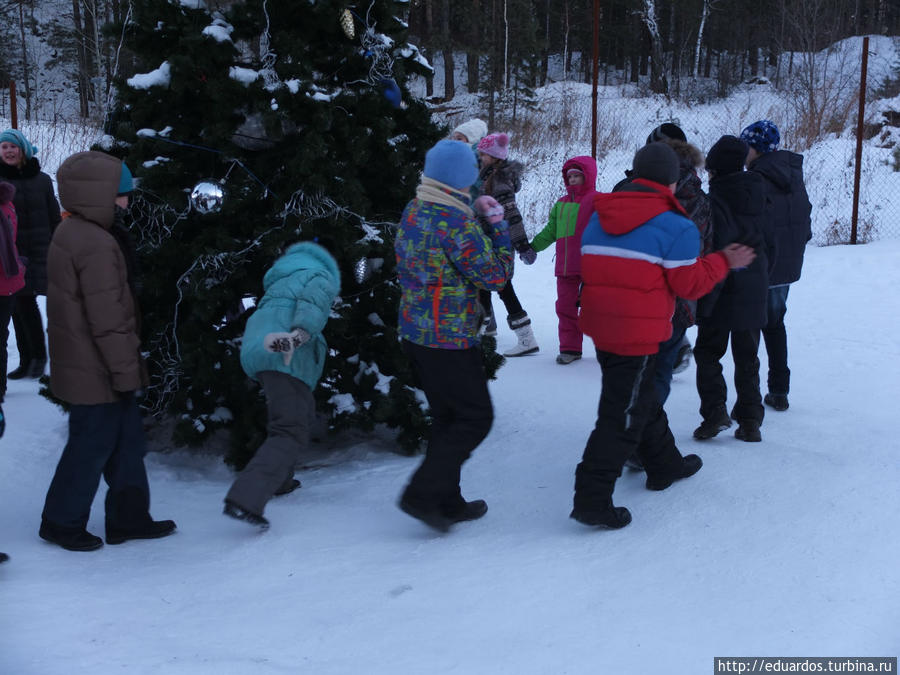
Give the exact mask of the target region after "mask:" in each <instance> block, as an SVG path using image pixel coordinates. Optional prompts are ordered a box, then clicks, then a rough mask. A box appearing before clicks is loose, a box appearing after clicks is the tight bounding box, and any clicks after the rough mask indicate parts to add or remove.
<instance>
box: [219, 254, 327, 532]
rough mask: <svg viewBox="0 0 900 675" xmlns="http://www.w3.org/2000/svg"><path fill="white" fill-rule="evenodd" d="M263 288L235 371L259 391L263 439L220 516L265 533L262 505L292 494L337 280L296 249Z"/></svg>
mask: <svg viewBox="0 0 900 675" xmlns="http://www.w3.org/2000/svg"><path fill="white" fill-rule="evenodd" d="M263 288H264V289H265V294H264V295H263V297H262V298H261V299H260V301H259V304H258V305H257V306H256V311H255V312H254V313H253V314H252V316H251V317H250V318H249V319H248V321H247V328H246V330H245V331H244V338H243V341H242V343H241V366H243V368H244V372H246V373H247V375H249V376H250V377H252V378H253V379H255V380H258V381H259V382H260V383H261V384H262V386H263V390H264V391H265V394H266V405H267V407H268V411H269V425H268V436H267V438H266V440H265V442H264V443H263V444H262V445H261V446H260V448H259V450H257V452H256V455H254V457H253V459H252V460H250V463H249V464H248V465H247V467H246V468H245V469H244V470H243V471H242V472H241V473H240V475H239V476H238V477H237V479H236V480H235V481H234V484H233V485H232V486H231V489H230V490H229V491H228V495H227V496H226V497H225V514H226V515H228V516H231V517H232V518H237V519H238V520H244V521H247V522H249V523H251V524H253V525H256V526H258V527H260V528H262V529H266V528H268V526H269V521H268V520H266V519H265V518H264V517H263V511H264V509H265V506H266V503H267V502H268V501H269V500H270V499H271V498H272V497H273V496H274V495H275V494H284V493H286V492H290V491H291V490H293V489H295V488H297V487H299V486H300V482H299V481H297V480H296V479H295V478H294V464H295V463H296V461H297V457H298V455H299V454H300V452H301V451H302V450H303V449H304V448H305V447H306V446H307V445H308V444H309V434H310V427H311V424H312V421H313V416H314V415H315V408H316V405H315V400H314V399H313V395H312V390H313V389H314V388H315V386H316V384H317V383H318V381H319V378H320V377H321V376H322V370H323V369H324V367H325V356H326V355H327V354H328V345H327V344H326V343H325V338H324V337H322V330H323V329H324V328H325V323H326V322H327V321H328V317H329V315H330V314H331V305H332V303H333V302H334V299H335V297H336V296H337V295H338V293H340V290H341V276H340V271H339V270H338V265H337V262H336V261H335V259H334V258H333V257H332V256H331V254H330V253H328V251H326V250H325V249H324V248H323V247H321V246H319V245H318V244H315V243H313V242H311V241H304V242H300V243H297V244H293V245H291V246H290V247H289V248H288V249H287V251H286V252H285V254H284V255H283V256H282V257H281V258H279V259H278V260H276V261H275V264H274V265H272V268H271V269H270V270H269V271H268V272H266V275H265V277H264V278H263Z"/></svg>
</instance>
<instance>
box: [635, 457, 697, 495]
mask: <svg viewBox="0 0 900 675" xmlns="http://www.w3.org/2000/svg"><path fill="white" fill-rule="evenodd" d="M701 466H703V460H702V459H700V458H699V457H698V456H697V455H685V456H684V457H682V458H681V468H680V469H679V470H678V471H677V472H675V473H674V474H668V475H664V476H647V483H646V485H647V489H648V490H657V491H658V490H665V489H666V488H667V487H669V486H670V485H671V484H672V483H674V482H675V481H676V480H681V479H682V478H687V477H688V476H693V475H694V474H695V473H697V472H698V471H699V470H700V467H701Z"/></svg>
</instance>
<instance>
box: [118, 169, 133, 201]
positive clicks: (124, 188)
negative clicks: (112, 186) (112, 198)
mask: <svg viewBox="0 0 900 675" xmlns="http://www.w3.org/2000/svg"><path fill="white" fill-rule="evenodd" d="M133 191H134V179H133V178H132V177H131V169H129V168H128V167H127V166H126V165H125V162H122V175H121V177H120V178H119V191H118V192H117V193H116V196H117V197H122V196H124V195H130V194H131V193H132V192H133Z"/></svg>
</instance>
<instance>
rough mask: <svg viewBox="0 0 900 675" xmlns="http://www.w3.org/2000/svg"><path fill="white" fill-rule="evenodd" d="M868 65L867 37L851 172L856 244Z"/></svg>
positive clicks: (852, 226) (852, 236) (852, 232)
mask: <svg viewBox="0 0 900 675" xmlns="http://www.w3.org/2000/svg"><path fill="white" fill-rule="evenodd" d="M868 65H869V37H868V36H866V37H864V38H863V46H862V69H861V71H860V74H859V116H858V118H857V120H856V167H855V168H854V170H853V215H852V216H851V217H850V243H851V244H855V243H856V232H857V222H858V221H859V176H860V173H861V172H862V142H863V138H862V137H863V118H864V116H865V111H866V70H867V68H868Z"/></svg>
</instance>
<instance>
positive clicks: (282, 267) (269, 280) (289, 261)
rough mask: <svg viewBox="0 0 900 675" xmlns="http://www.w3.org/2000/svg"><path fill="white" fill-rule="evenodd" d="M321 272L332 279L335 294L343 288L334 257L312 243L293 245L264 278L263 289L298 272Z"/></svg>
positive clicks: (302, 242) (305, 242)
mask: <svg viewBox="0 0 900 675" xmlns="http://www.w3.org/2000/svg"><path fill="white" fill-rule="evenodd" d="M301 269H302V270H311V271H316V270H319V271H321V272H322V273H324V274H326V275H327V276H328V277H330V279H331V281H332V282H333V283H334V285H335V289H336V290H335V293H337V292H338V291H339V289H340V286H341V273H340V270H339V269H338V265H337V262H336V261H335V259H334V257H333V256H332V255H331V254H330V253H329V252H328V251H326V250H325V249H324V248H323V247H322V246H319V244H316V243H315V242H311V241H301V242H298V243H296V244H291V245H290V246H289V247H288V249H287V251H285V252H284V255H282V256H281V257H280V258H279V259H278V260H276V261H275V263H274V264H273V265H272V267H271V268H270V269H269V271H268V272H266V275H265V276H264V277H263V288H264V289H265V290H267V291H268V290H269V288H270V287H271V286H272V285H273V284H275V283H277V282H278V281H280V280H281V279H284V278H286V277H289V276H291V275H292V274H294V273H295V272H296V271H297V270H301Z"/></svg>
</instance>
